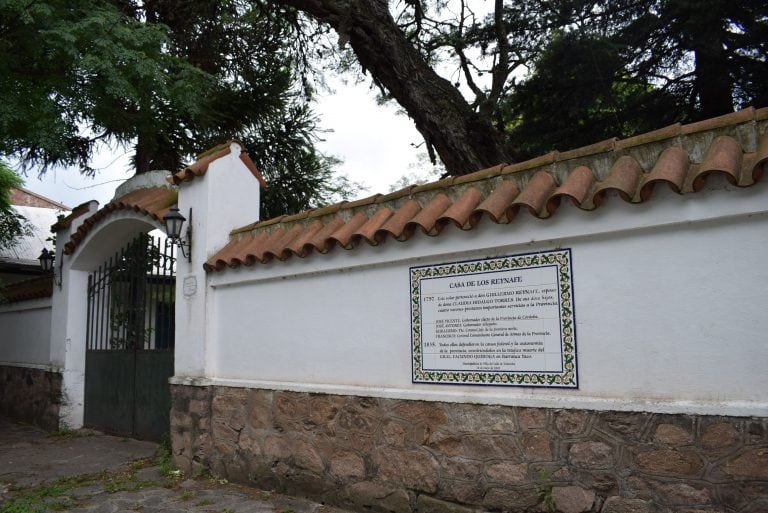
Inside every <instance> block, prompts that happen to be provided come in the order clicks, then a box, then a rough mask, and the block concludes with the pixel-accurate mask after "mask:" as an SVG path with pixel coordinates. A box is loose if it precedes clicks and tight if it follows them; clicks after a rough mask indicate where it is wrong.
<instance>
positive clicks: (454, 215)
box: [437, 187, 483, 230]
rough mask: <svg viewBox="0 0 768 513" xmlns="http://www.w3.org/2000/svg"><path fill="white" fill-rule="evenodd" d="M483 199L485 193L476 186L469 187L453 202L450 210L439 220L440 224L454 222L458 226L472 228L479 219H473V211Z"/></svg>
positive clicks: (464, 228) (463, 228)
mask: <svg viewBox="0 0 768 513" xmlns="http://www.w3.org/2000/svg"><path fill="white" fill-rule="evenodd" d="M482 201H483V193H482V192H480V190H478V189H476V188H475V187H469V188H467V190H465V191H464V193H463V194H462V195H461V196H460V197H459V199H457V200H456V201H454V202H453V205H451V206H450V207H449V208H448V210H446V211H445V212H444V213H443V215H442V216H440V218H439V219H438V220H437V222H438V223H439V224H442V225H446V224H450V223H453V224H455V225H456V227H457V228H461V229H462V230H470V229H472V227H474V226H475V224H476V222H477V220H473V218H472V212H474V211H475V207H477V206H478V205H479V204H480V203H481V202H482Z"/></svg>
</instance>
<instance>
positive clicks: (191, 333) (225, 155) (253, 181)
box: [172, 142, 263, 382]
mask: <svg viewBox="0 0 768 513" xmlns="http://www.w3.org/2000/svg"><path fill="white" fill-rule="evenodd" d="M203 163H205V165H206V167H205V168H201V167H199V166H200V165H201V164H203ZM193 168H194V169H193ZM172 179H173V182H174V183H176V184H177V185H178V186H179V202H178V206H179V211H180V213H181V214H182V215H184V216H185V217H187V218H189V211H190V208H191V209H192V212H193V215H192V222H193V226H192V258H191V260H192V261H191V262H187V260H186V259H184V258H179V264H178V267H177V273H176V342H175V343H176V353H175V362H174V363H175V376H174V381H175V382H185V381H187V380H190V379H193V378H203V377H206V376H207V375H208V374H209V373H210V370H211V369H210V365H209V363H208V362H210V361H211V359H212V355H211V354H210V351H209V348H215V346H214V345H213V342H212V337H213V332H212V325H213V324H214V323H215V319H212V318H211V317H210V311H209V310H208V302H209V298H208V295H209V294H211V293H212V291H210V290H209V289H208V287H207V286H206V276H205V271H204V270H203V263H205V261H206V260H207V258H208V257H210V256H212V255H213V254H215V252H216V251H218V250H219V249H221V248H223V247H224V246H225V245H226V244H227V242H229V232H230V230H231V229H233V228H236V227H239V226H244V225H246V224H248V223H251V222H253V221H254V220H256V219H258V217H259V204H260V201H259V198H260V191H261V189H260V186H261V184H262V183H263V178H262V177H261V174H260V173H259V172H258V171H257V170H256V168H255V166H254V165H253V163H252V162H251V160H250V159H249V158H248V157H247V154H245V153H244V152H243V149H242V147H241V146H240V145H239V144H238V143H235V142H232V143H230V144H229V146H228V147H226V148H224V149H220V150H219V151H218V152H217V153H215V154H212V155H209V156H207V157H204V158H202V159H201V160H200V161H199V162H197V163H196V164H194V165H193V166H191V167H190V168H188V169H186V170H182V171H181V172H179V173H176V174H175V175H174V176H173V177H172Z"/></svg>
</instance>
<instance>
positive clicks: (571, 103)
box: [498, 32, 680, 160]
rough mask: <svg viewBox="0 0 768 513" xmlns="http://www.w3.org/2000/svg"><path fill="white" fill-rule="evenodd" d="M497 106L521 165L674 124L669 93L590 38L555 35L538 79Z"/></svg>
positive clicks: (612, 48) (612, 47) (609, 45)
mask: <svg viewBox="0 0 768 513" xmlns="http://www.w3.org/2000/svg"><path fill="white" fill-rule="evenodd" d="M498 108H499V109H500V110H501V111H502V117H503V118H504V119H506V120H507V123H508V125H507V130H508V133H509V135H510V138H511V139H512V140H513V141H515V143H516V144H515V149H516V157H517V159H518V160H524V159H526V158H531V157H534V156H537V155H542V154H544V153H547V152H549V151H551V150H555V149H558V150H567V149H570V148H576V147H579V146H584V145H587V144H591V143H594V142H597V141H602V140H604V139H608V138H610V137H626V136H629V135H633V134H636V133H641V132H644V131H649V130H652V129H654V128H657V127H658V126H663V125H665V124H669V123H672V122H674V121H676V120H677V119H676V118H678V117H679V115H680V114H679V113H680V109H679V106H678V104H677V103H676V101H675V99H674V98H673V97H672V96H671V95H670V94H665V93H664V92H663V91H661V90H659V89H656V88H655V87H653V86H652V85H651V84H650V83H648V82H645V81H644V80H642V79H639V78H636V77H632V76H630V75H629V74H628V72H627V70H626V67H625V63H624V61H623V59H622V57H621V55H620V54H619V47H618V46H617V45H616V44H614V43H613V42H612V41H610V40H609V39H607V38H604V37H600V36H595V35H592V34H588V33H580V32H566V33H558V34H555V35H554V37H553V39H552V41H551V42H550V43H549V45H548V46H547V47H546V49H545V50H544V52H543V53H542V55H541V57H540V58H539V59H538V61H537V62H536V68H535V71H534V73H533V74H532V75H531V76H530V78H528V80H526V81H525V82H523V83H522V84H520V85H519V86H518V87H517V88H516V89H515V90H514V92H513V93H511V94H510V95H509V96H507V97H506V98H504V99H502V101H501V102H500V104H499V106H498Z"/></svg>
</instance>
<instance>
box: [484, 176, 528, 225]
mask: <svg viewBox="0 0 768 513" xmlns="http://www.w3.org/2000/svg"><path fill="white" fill-rule="evenodd" d="M518 194H520V190H519V189H518V188H517V185H515V183H514V182H512V181H511V180H503V181H501V182H500V183H499V185H497V186H496V188H495V189H494V190H493V192H492V193H491V194H490V195H489V196H488V197H487V198H485V201H483V202H482V203H480V204H479V205H478V206H477V208H476V209H475V210H474V211H473V212H472V217H473V218H475V223H477V221H479V220H480V217H481V216H482V215H483V214H487V215H488V216H489V217H490V218H491V220H492V221H493V222H494V223H501V222H502V220H503V222H505V223H509V222H510V221H512V219H513V218H514V214H515V213H516V212H517V210H516V209H508V207H509V206H510V205H511V204H512V202H513V201H514V199H515V198H516V197H517V195H518Z"/></svg>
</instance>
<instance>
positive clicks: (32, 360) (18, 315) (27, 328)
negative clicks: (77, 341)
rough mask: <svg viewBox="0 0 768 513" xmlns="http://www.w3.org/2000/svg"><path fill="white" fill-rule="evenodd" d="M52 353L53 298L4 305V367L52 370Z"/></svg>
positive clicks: (0, 337) (0, 360) (0, 322)
mask: <svg viewBox="0 0 768 513" xmlns="http://www.w3.org/2000/svg"><path fill="white" fill-rule="evenodd" d="M50 352H51V299H50V298H45V299H34V300H30V301H20V302H18V303H12V304H9V305H0V365H14V366H20V367H35V368H44V369H49V368H52V365H51V359H50ZM53 367H56V366H55V365H54V366H53Z"/></svg>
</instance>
